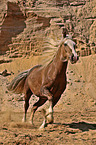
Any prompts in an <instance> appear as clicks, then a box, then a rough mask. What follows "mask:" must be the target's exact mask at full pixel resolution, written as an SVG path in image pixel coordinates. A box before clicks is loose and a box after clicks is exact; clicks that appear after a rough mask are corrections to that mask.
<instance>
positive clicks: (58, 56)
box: [53, 46, 68, 72]
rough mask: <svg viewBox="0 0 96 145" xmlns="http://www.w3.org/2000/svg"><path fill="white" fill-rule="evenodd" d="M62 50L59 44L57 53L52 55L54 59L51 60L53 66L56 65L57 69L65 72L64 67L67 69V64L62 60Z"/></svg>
mask: <svg viewBox="0 0 96 145" xmlns="http://www.w3.org/2000/svg"><path fill="white" fill-rule="evenodd" d="M62 51H64V48H63V47H62V46H61V47H60V48H59V49H58V51H57V53H56V56H55V57H54V60H53V63H54V64H55V66H56V67H57V69H58V71H60V69H63V70H64V71H65V72H66V69H67V64H68V61H67V60H66V58H65V60H64V58H63V60H62V55H63V54H62Z"/></svg>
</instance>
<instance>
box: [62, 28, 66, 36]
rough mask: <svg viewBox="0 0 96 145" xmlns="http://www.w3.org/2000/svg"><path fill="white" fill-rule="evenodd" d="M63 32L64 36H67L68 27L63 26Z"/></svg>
mask: <svg viewBox="0 0 96 145" xmlns="http://www.w3.org/2000/svg"><path fill="white" fill-rule="evenodd" d="M62 34H63V38H65V37H66V35H67V29H66V28H63V31H62Z"/></svg>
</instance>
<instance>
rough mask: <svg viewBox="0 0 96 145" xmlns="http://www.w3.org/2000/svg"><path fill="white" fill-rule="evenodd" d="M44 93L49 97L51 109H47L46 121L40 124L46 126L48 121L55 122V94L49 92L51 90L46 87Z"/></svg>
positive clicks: (42, 126) (43, 89)
mask: <svg viewBox="0 0 96 145" xmlns="http://www.w3.org/2000/svg"><path fill="white" fill-rule="evenodd" d="M41 91H42V95H43V96H45V97H47V98H48V101H49V109H48V110H46V111H45V112H46V113H45V114H44V121H43V123H42V125H41V126H40V129H41V128H44V127H45V126H46V122H47V121H48V122H47V123H52V122H53V102H52V101H53V96H52V94H51V93H50V92H49V90H48V89H47V88H45V87H43V88H42V90H41Z"/></svg>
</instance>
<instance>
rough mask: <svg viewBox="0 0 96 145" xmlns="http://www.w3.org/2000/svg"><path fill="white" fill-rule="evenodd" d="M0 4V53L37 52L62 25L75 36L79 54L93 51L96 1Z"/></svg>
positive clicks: (15, 0)
mask: <svg viewBox="0 0 96 145" xmlns="http://www.w3.org/2000/svg"><path fill="white" fill-rule="evenodd" d="M0 7H1V9H0V11H1V12H0V54H5V53H6V54H7V55H8V56H9V57H22V55H26V54H28V55H38V54H39V53H40V52H41V51H42V49H41V48H42V46H43V44H44V42H45V40H46V39H47V37H49V36H50V35H51V34H52V35H53V33H54V32H55V31H56V29H57V30H58V31H57V32H56V35H55V36H57V35H60V33H61V27H66V28H67V29H68V33H71V34H72V35H73V36H74V38H75V41H76V43H77V47H78V49H77V51H78V54H79V55H81V56H85V55H90V54H91V53H92V54H94V53H96V44H95V43H96V1H95V0H79V1H78V0H76V1H74V0H65V1H64V0H47V1H46V0H5V1H3V2H0ZM8 50H10V51H8ZM10 54H11V55H10Z"/></svg>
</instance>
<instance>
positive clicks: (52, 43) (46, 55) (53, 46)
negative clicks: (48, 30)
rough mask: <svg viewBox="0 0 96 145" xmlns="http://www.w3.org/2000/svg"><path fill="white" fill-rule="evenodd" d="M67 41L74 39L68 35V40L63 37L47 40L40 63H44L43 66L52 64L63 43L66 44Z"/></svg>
mask: <svg viewBox="0 0 96 145" xmlns="http://www.w3.org/2000/svg"><path fill="white" fill-rule="evenodd" d="M67 39H72V37H71V36H69V35H67V36H66V38H63V36H62V35H61V36H59V37H55V38H52V37H51V38H47V40H46V41H45V43H44V45H43V47H42V49H43V52H42V55H41V58H40V59H41V61H40V63H42V64H43V65H47V64H48V63H49V62H51V61H52V60H53V58H54V56H55V55H56V52H57V51H58V49H59V48H60V46H61V45H62V43H64V42H65V41H66V40H67Z"/></svg>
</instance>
